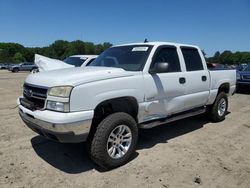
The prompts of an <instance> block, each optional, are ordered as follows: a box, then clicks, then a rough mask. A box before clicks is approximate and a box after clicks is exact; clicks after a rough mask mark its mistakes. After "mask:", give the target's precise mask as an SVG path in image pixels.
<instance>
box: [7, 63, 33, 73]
mask: <svg viewBox="0 0 250 188" xmlns="http://www.w3.org/2000/svg"><path fill="white" fill-rule="evenodd" d="M37 68H38V67H37V66H36V65H35V64H34V63H20V64H16V65H12V66H10V67H9V68H8V70H9V71H11V72H19V71H33V70H35V69H37Z"/></svg>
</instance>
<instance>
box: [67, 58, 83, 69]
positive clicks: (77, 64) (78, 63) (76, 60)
mask: <svg viewBox="0 0 250 188" xmlns="http://www.w3.org/2000/svg"><path fill="white" fill-rule="evenodd" d="M63 61H64V62H65V63H67V64H69V65H73V66H75V67H80V66H81V65H82V64H83V63H84V61H86V59H81V58H80V57H68V58H66V59H64V60H63Z"/></svg>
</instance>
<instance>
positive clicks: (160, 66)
mask: <svg viewBox="0 0 250 188" xmlns="http://www.w3.org/2000/svg"><path fill="white" fill-rule="evenodd" d="M168 66H169V64H168V63H167V62H157V63H155V64H154V67H153V68H151V69H150V70H149V73H150V74H157V73H163V72H167V70H168Z"/></svg>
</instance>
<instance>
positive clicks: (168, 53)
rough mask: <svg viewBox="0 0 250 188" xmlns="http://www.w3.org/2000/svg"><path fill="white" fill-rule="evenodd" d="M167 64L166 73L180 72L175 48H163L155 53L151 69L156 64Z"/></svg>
mask: <svg viewBox="0 0 250 188" xmlns="http://www.w3.org/2000/svg"><path fill="white" fill-rule="evenodd" d="M161 62H166V63H168V68H167V70H166V73H167V72H181V67H180V61H179V57H178V54H177V51H176V48H175V47H163V48H161V49H160V50H158V52H157V53H156V56H155V58H154V60H153V63H152V64H151V68H153V67H154V66H155V64H156V63H161Z"/></svg>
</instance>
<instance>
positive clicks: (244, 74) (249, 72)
mask: <svg viewBox="0 0 250 188" xmlns="http://www.w3.org/2000/svg"><path fill="white" fill-rule="evenodd" d="M237 88H238V89H244V88H246V89H247V88H248V89H249V88H250V64H248V65H247V66H246V67H245V68H244V69H243V70H242V71H237Z"/></svg>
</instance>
